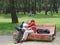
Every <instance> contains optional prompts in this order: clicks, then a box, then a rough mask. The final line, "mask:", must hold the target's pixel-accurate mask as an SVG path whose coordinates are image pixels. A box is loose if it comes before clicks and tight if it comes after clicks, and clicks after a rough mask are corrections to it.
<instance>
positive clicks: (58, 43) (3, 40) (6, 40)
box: [0, 32, 60, 45]
mask: <svg viewBox="0 0 60 45" xmlns="http://www.w3.org/2000/svg"><path fill="white" fill-rule="evenodd" d="M0 45H60V32H58V33H57V36H56V39H55V40H54V41H53V42H40V41H28V42H23V43H19V44H14V43H13V39H12V36H11V35H3V36H1V35H0Z"/></svg>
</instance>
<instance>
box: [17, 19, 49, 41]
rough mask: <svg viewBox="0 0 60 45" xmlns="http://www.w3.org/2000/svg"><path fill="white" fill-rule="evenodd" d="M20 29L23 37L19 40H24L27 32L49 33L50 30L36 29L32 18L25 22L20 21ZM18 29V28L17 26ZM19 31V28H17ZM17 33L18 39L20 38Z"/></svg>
mask: <svg viewBox="0 0 60 45" xmlns="http://www.w3.org/2000/svg"><path fill="white" fill-rule="evenodd" d="M20 29H22V30H20V31H21V32H23V37H22V39H21V40H20V41H25V40H26V39H27V37H28V34H30V33H36V32H37V33H50V31H49V30H48V29H45V30H43V29H36V23H35V21H34V20H29V21H27V23H25V22H22V24H21V25H20ZM17 30H18V28H17ZM18 31H19V30H18ZM19 34H20V33H19ZM19 34H18V39H19V38H20V37H19V36H20V35H19Z"/></svg>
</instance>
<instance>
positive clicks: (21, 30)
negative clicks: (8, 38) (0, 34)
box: [15, 26, 24, 42]
mask: <svg viewBox="0 0 60 45" xmlns="http://www.w3.org/2000/svg"><path fill="white" fill-rule="evenodd" d="M15 28H16V30H17V31H18V32H19V33H18V36H17V42H20V40H21V38H22V36H23V33H24V30H23V29H22V28H20V27H19V26H16V27H15Z"/></svg>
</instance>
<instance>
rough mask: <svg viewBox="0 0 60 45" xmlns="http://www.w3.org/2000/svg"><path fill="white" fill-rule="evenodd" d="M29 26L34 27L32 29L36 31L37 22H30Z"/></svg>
mask: <svg viewBox="0 0 60 45" xmlns="http://www.w3.org/2000/svg"><path fill="white" fill-rule="evenodd" d="M28 27H32V30H33V31H34V32H36V24H35V22H31V23H29V24H28Z"/></svg>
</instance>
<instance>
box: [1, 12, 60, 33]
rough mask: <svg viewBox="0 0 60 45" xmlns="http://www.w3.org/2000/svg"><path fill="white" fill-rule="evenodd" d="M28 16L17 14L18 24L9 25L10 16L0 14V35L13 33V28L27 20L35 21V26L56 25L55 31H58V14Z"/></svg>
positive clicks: (59, 18) (59, 29)
mask: <svg viewBox="0 0 60 45" xmlns="http://www.w3.org/2000/svg"><path fill="white" fill-rule="evenodd" d="M28 15H29V14H27V13H26V15H24V14H22V13H18V14H17V16H18V20H19V23H18V24H12V23H11V16H10V14H7V15H6V14H0V34H1V33H6V32H7V33H10V32H13V31H14V30H15V26H17V25H19V24H20V23H21V22H22V21H25V22H26V21H27V20H31V19H34V20H35V21H36V23H37V24H56V27H57V31H60V21H59V20H60V14H59V13H58V14H56V13H54V15H53V16H52V15H50V13H48V15H44V13H43V12H41V13H37V14H36V15H35V16H32V17H30V16H28Z"/></svg>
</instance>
